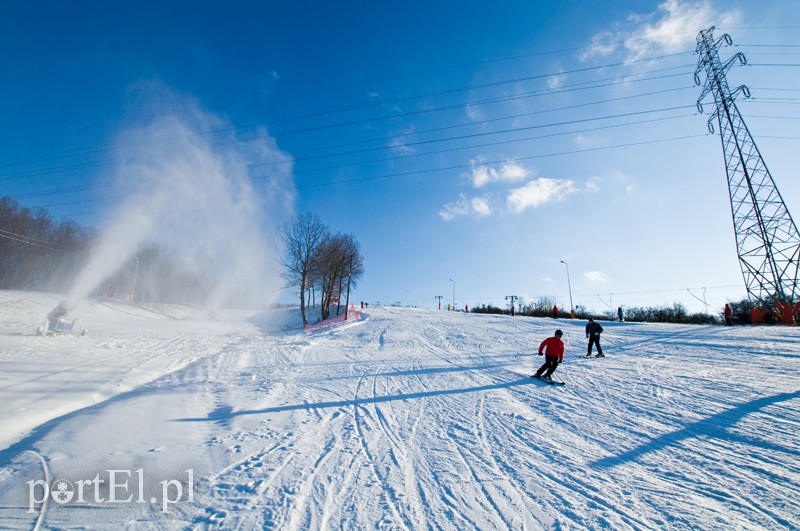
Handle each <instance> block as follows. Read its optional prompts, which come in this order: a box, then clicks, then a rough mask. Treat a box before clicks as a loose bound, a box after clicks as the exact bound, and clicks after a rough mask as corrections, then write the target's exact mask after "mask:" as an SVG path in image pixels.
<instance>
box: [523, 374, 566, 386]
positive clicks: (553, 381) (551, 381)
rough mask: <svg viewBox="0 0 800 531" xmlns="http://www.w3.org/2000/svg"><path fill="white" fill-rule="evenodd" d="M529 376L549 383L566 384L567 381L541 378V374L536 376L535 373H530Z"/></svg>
mask: <svg viewBox="0 0 800 531" xmlns="http://www.w3.org/2000/svg"><path fill="white" fill-rule="evenodd" d="M531 378H534V379H536V380H539V381H541V382H544V383H546V384H550V385H567V382H558V381H556V380H548V379H547V378H542V377H541V376H536V375H535V374H531Z"/></svg>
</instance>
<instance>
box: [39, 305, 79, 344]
mask: <svg viewBox="0 0 800 531" xmlns="http://www.w3.org/2000/svg"><path fill="white" fill-rule="evenodd" d="M71 309H72V308H71V307H70V305H69V303H67V301H66V300H63V301H61V302H59V303H58V305H57V306H56V307H55V308H53V309H52V310H50V313H48V314H47V321H45V323H44V324H43V325H40V326H39V327H38V328H37V329H36V335H40V336H53V335H56V334H78V335H81V336H83V335H86V330H84V329H83V327H80V329H79V330H75V323H76V322H77V319H67V318H66V316H67V314H68V313H69V311H70V310H71Z"/></svg>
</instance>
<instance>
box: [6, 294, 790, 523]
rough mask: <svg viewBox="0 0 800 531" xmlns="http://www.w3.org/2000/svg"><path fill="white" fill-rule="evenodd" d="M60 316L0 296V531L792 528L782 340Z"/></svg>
mask: <svg viewBox="0 0 800 531" xmlns="http://www.w3.org/2000/svg"><path fill="white" fill-rule="evenodd" d="M57 302H58V298H57V297H56V296H54V295H47V294H29V293H20V292H0V418H2V423H0V527H3V528H7V527H8V528H19V529H30V528H32V527H34V526H37V525H39V526H41V527H42V528H86V527H88V528H92V529H96V528H101V529H119V528H122V527H145V528H147V527H150V528H175V529H183V528H187V527H188V528H192V527H195V528H200V529H202V528H217V527H218V528H226V529H235V528H262V527H267V528H276V529H329V528H347V529H354V528H359V529H375V528H380V529H429V528H433V529H454V530H455V529H459V530H461V529H475V528H477V529H604V528H605V529H615V530H619V529H798V528H800V459H799V457H800V435H799V434H798V432H799V431H800V430H798V428H800V329H798V328H790V327H760V328H751V327H734V328H726V327H722V326H684V325H663V324H636V323H602V324H603V326H604V327H605V332H604V333H603V336H602V343H603V346H604V349H605V353H606V355H607V357H606V358H604V359H594V358H593V359H586V358H584V357H582V355H583V354H584V353H585V348H586V343H585V339H584V333H583V327H584V326H585V324H586V323H585V322H581V321H570V320H559V321H554V320H552V319H532V318H519V317H515V318H511V317H504V316H482V315H470V314H463V313H448V312H436V311H426V310H413V309H403V308H370V309H369V310H368V313H367V314H366V315H362V318H361V319H360V320H358V321H351V322H349V323H347V324H345V325H340V326H336V327H328V328H321V329H318V330H315V331H313V332H311V333H308V332H303V331H302V330H299V329H298V328H297V323H296V315H294V314H292V315H287V314H286V312H282V313H276V314H272V315H265V314H260V315H253V314H252V312H250V313H247V312H227V313H226V312H221V313H220V315H219V316H218V319H217V320H209V319H208V317H207V316H204V315H200V314H199V313H196V312H193V311H191V310H188V309H183V308H177V307H162V308H149V309H148V308H140V307H137V306H132V305H127V304H124V303H119V302H115V303H111V302H104V301H97V300H93V301H84V302H82V303H81V305H80V306H79V307H78V308H77V309H76V310H75V312H74V315H75V316H77V317H78V318H79V319H80V321H81V322H82V323H83V325H84V326H85V327H86V328H87V329H88V331H89V333H88V334H87V335H86V336H85V337H71V336H70V337H50V338H45V337H38V336H35V335H33V332H34V330H35V328H36V326H37V325H38V324H39V323H40V322H41V321H42V320H43V317H44V315H45V314H46V313H47V312H48V311H49V310H51V309H52V308H53V307H54V306H55V304H56V303H57ZM556 327H558V328H561V329H562V330H564V333H565V335H564V340H565V343H566V346H567V354H566V358H565V363H563V364H562V365H561V366H560V367H559V368H558V371H557V372H556V375H557V376H559V377H560V378H562V379H563V380H564V381H565V382H567V385H565V386H550V385H547V384H545V383H542V382H539V381H537V380H533V379H531V378H530V377H529V375H530V374H531V373H532V372H533V370H535V368H538V366H539V364H540V363H541V362H542V358H540V357H539V356H532V357H531V356H529V355H530V354H531V353H535V352H536V347H537V346H538V344H539V342H540V341H542V340H543V339H545V338H546V337H548V336H549V335H551V334H552V333H553V331H554V330H555V328H556ZM48 494H49V496H48Z"/></svg>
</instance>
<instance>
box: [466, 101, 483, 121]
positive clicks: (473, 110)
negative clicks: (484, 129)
mask: <svg viewBox="0 0 800 531" xmlns="http://www.w3.org/2000/svg"><path fill="white" fill-rule="evenodd" d="M464 110H465V112H466V114H467V118H469V119H470V120H472V121H478V120H483V118H484V112H483V109H481V108H480V106H478V105H473V104H471V103H469V104H467V106H466V107H465V108H464Z"/></svg>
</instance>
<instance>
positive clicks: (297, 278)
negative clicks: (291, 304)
mask: <svg viewBox="0 0 800 531" xmlns="http://www.w3.org/2000/svg"><path fill="white" fill-rule="evenodd" d="M280 236H281V239H282V240H283V242H284V244H286V257H285V258H284V259H282V260H281V263H282V264H283V266H284V267H285V268H286V270H287V273H286V277H287V280H288V281H289V284H290V285H292V286H297V287H298V288H299V290H300V313H301V315H302V316H303V325H307V324H308V317H307V315H306V290H307V289H308V287H309V286H310V285H311V282H312V280H313V278H314V274H315V272H316V271H319V259H320V254H319V250H320V248H321V246H322V245H323V244H324V243H325V241H326V240H328V238H329V231H328V228H327V227H326V226H325V225H323V224H322V222H321V221H320V220H319V218H317V216H315V215H314V214H312V213H310V212H306V213H305V214H303V215H301V216H300V217H298V218H297V219H295V220H294V221H291V222H289V223H287V224H286V225H284V226H283V227H282V228H281V230H280Z"/></svg>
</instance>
